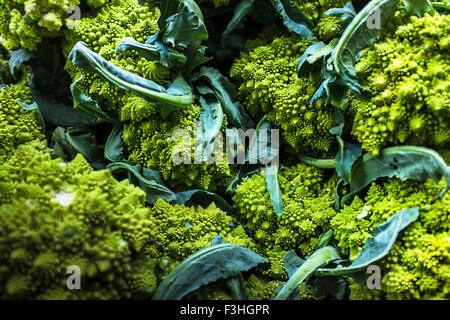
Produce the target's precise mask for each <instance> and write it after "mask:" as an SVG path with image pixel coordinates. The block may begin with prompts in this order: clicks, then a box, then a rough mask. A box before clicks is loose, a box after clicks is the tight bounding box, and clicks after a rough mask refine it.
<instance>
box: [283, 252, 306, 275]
mask: <svg viewBox="0 0 450 320" xmlns="http://www.w3.org/2000/svg"><path fill="white" fill-rule="evenodd" d="M305 261H306V260H305V259H302V258H300V257H299V256H298V255H297V254H296V253H295V251H294V250H290V251H288V252H286V253H285V254H284V256H283V262H284V268H285V269H286V273H287V274H288V277H289V278H291V277H292V276H293V275H294V273H295V272H296V271H297V269H298V268H300V267H301V265H302V264H303V263H304V262H305Z"/></svg>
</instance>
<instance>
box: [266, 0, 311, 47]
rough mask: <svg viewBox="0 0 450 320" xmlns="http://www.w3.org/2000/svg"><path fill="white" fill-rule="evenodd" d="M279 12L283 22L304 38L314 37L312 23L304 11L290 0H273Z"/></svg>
mask: <svg viewBox="0 0 450 320" xmlns="http://www.w3.org/2000/svg"><path fill="white" fill-rule="evenodd" d="M272 3H273V5H274V7H275V9H276V10H277V12H278V14H279V15H280V16H281V17H282V18H283V24H284V25H285V26H286V27H287V28H288V29H289V30H291V31H293V32H295V33H296V34H298V35H300V37H301V38H303V39H309V38H312V36H313V32H312V31H311V30H312V26H311V23H310V22H309V20H308V18H306V16H305V15H304V14H303V12H302V11H301V10H300V9H299V8H298V7H297V6H295V5H294V4H292V3H291V1H290V0H272Z"/></svg>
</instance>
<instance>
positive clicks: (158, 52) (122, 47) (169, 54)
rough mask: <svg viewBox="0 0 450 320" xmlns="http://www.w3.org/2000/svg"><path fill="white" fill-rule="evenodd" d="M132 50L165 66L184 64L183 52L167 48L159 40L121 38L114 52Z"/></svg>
mask: <svg viewBox="0 0 450 320" xmlns="http://www.w3.org/2000/svg"><path fill="white" fill-rule="evenodd" d="M130 50H134V51H136V52H138V53H139V54H140V55H142V56H143V57H145V58H147V59H148V60H159V61H160V62H161V64H162V65H163V66H165V67H173V66H179V65H184V64H185V63H186V61H187V58H186V56H185V55H184V54H182V53H180V52H178V51H175V50H173V49H170V48H167V47H166V46H165V45H164V44H162V43H161V42H158V41H155V42H154V43H151V44H148V43H140V42H137V41H136V40H134V39H133V38H125V39H123V40H122V41H121V42H120V44H119V46H118V47H117V48H116V53H121V52H125V51H130Z"/></svg>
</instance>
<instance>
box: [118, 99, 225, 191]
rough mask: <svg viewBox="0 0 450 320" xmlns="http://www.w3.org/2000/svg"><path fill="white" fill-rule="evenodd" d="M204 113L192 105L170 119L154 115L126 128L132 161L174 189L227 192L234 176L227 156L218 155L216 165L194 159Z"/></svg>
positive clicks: (124, 137) (125, 140)
mask: <svg viewBox="0 0 450 320" xmlns="http://www.w3.org/2000/svg"><path fill="white" fill-rule="evenodd" d="M130 103H131V102H130ZM130 110H134V111H136V109H130ZM143 110H149V109H143ZM200 111H201V108H200V107H199V106H197V105H191V106H189V107H187V108H185V109H183V110H182V111H180V112H177V113H174V114H172V115H171V117H170V118H169V119H164V120H163V119H162V118H161V116H160V115H159V114H154V115H153V116H150V117H149V118H148V119H147V120H144V121H141V122H138V123H133V122H131V123H129V124H126V125H125V127H124V131H123V136H122V137H123V142H124V144H125V146H126V147H127V149H128V152H129V158H128V159H129V160H130V161H131V162H133V163H140V164H142V165H143V166H145V167H148V168H152V169H156V170H158V171H160V172H161V174H162V176H163V178H164V179H165V180H166V181H167V183H168V184H169V185H171V186H173V187H184V188H186V187H188V188H189V187H198V188H202V189H207V190H212V191H215V190H224V188H226V186H227V185H228V183H229V182H230V181H231V178H232V176H233V174H232V170H231V168H230V166H229V165H228V163H227V161H226V154H225V153H223V154H222V156H220V155H219V154H217V157H218V159H217V160H216V161H215V162H214V163H207V162H203V163H198V162H201V161H199V160H196V157H195V156H194V154H195V148H196V143H195V139H196V137H198V136H197V135H196V132H197V130H198V121H199V117H200ZM129 114H131V113H129ZM225 123H226V122H225V121H224V124H225ZM222 147H223V146H222ZM221 150H225V149H224V148H221Z"/></svg>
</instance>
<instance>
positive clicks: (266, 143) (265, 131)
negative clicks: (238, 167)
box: [241, 116, 280, 165]
mask: <svg viewBox="0 0 450 320" xmlns="http://www.w3.org/2000/svg"><path fill="white" fill-rule="evenodd" d="M273 138H274V140H272V139H273ZM241 140H242V139H241ZM279 147H280V146H279V131H278V130H272V125H271V123H270V122H269V121H267V116H264V117H263V118H262V119H261V121H260V122H259V124H258V125H257V126H256V130H255V132H254V134H253V135H251V137H250V141H249V147H248V153H247V159H246V160H247V163H250V164H263V165H267V164H270V163H274V162H278V160H279V152H280V150H279Z"/></svg>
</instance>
